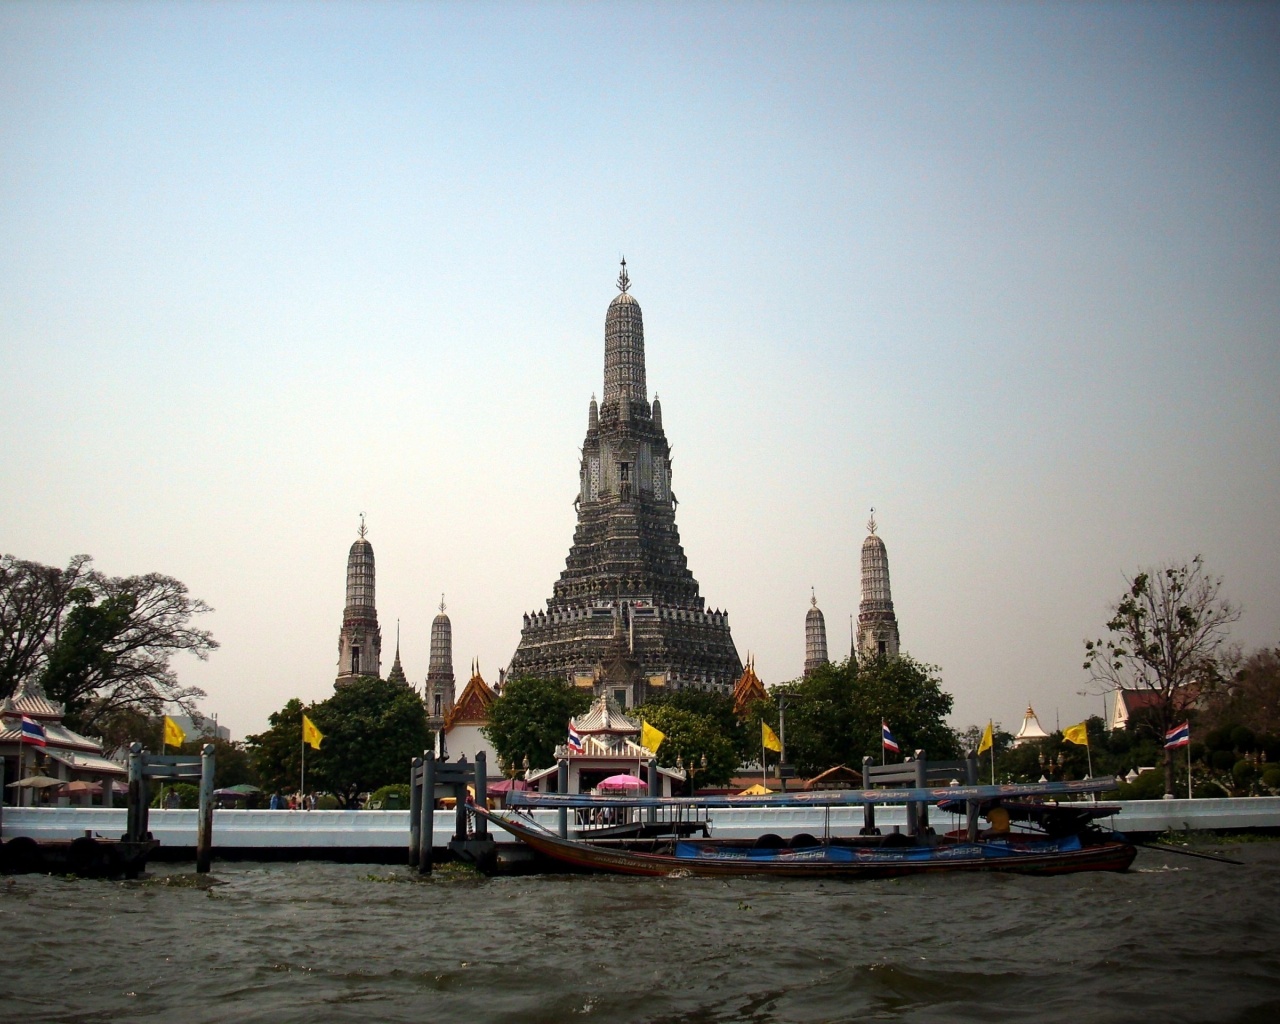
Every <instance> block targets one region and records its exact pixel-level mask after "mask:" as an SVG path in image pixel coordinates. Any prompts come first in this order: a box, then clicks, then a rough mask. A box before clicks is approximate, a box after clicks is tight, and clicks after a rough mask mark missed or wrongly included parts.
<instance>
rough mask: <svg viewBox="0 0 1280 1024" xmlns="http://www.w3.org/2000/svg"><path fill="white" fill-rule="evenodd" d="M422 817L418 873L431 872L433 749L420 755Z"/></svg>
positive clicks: (433, 803)
mask: <svg viewBox="0 0 1280 1024" xmlns="http://www.w3.org/2000/svg"><path fill="white" fill-rule="evenodd" d="M420 810H421V812H422V819H421V823H420V825H419V833H418V835H419V840H418V873H419V874H421V875H429V874H431V853H432V850H433V848H434V847H435V834H436V754H435V751H434V750H428V751H424V752H423V755H422V803H421V805H420Z"/></svg>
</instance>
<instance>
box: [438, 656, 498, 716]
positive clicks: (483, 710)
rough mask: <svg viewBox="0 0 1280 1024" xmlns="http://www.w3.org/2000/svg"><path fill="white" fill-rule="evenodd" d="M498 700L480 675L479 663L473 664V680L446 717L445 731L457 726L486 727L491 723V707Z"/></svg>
mask: <svg viewBox="0 0 1280 1024" xmlns="http://www.w3.org/2000/svg"><path fill="white" fill-rule="evenodd" d="M497 699H498V695H497V694H496V693H494V692H493V690H492V689H491V688H490V687H489V684H488V683H486V682H485V681H484V679H483V678H482V677H481V675H480V665H479V663H478V662H474V661H473V662H472V663H471V678H470V679H469V680H467V685H466V686H465V687H463V690H462V696H461V697H459V698H458V701H457V703H456V704H454V705H453V708H452V709H451V710H450V711H449V714H448V715H447V716H446V717H445V720H444V727H445V729H452V728H453V727H454V726H455V725H486V724H488V721H489V705H490V704H492V703H493V702H494V701H495V700H497Z"/></svg>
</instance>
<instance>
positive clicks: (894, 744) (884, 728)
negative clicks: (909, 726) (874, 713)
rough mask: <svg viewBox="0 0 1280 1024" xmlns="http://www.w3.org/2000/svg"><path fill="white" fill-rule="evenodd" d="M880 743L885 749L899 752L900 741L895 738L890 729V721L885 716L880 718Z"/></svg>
mask: <svg viewBox="0 0 1280 1024" xmlns="http://www.w3.org/2000/svg"><path fill="white" fill-rule="evenodd" d="M880 744H881V746H883V747H884V749H885V750H892V751H893V752H894V753H895V754H896V753H897V752H898V741H897V740H895V739H894V738H893V733H891V732H890V731H889V723H888V722H886V721H885V720H884V719H883V718H882V719H880Z"/></svg>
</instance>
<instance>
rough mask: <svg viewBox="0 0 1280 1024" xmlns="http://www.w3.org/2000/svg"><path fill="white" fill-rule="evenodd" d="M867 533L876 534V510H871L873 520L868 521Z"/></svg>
mask: <svg viewBox="0 0 1280 1024" xmlns="http://www.w3.org/2000/svg"><path fill="white" fill-rule="evenodd" d="M867 532H869V533H875V532H876V510H875V509H874V508H872V509H871V518H870V519H868V520H867Z"/></svg>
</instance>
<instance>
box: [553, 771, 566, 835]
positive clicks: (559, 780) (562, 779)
mask: <svg viewBox="0 0 1280 1024" xmlns="http://www.w3.org/2000/svg"><path fill="white" fill-rule="evenodd" d="M556 792H557V793H560V794H564V793H567V792H569V762H568V761H567V760H565V759H564V758H563V757H562V758H560V764H559V767H558V768H557V770H556ZM559 825H560V838H561V839H568V838H569V808H567V807H561V808H560V821H559Z"/></svg>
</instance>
